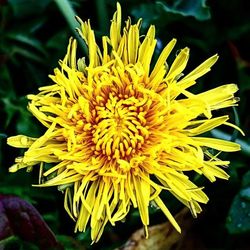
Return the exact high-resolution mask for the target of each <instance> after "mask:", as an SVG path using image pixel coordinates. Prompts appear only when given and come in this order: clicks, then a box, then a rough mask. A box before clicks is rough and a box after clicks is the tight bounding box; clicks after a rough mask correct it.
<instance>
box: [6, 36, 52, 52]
mask: <svg viewBox="0 0 250 250" xmlns="http://www.w3.org/2000/svg"><path fill="white" fill-rule="evenodd" d="M6 38H9V39H10V40H14V41H17V42H21V43H23V44H25V45H28V46H30V47H32V48H34V49H36V50H37V51H39V52H41V53H42V54H43V55H44V56H47V55H48V53H47V52H46V50H45V49H43V48H42V43H41V42H40V41H39V40H37V39H35V38H34V37H32V36H31V35H30V34H21V33H13V32H12V33H8V34H7V35H6Z"/></svg>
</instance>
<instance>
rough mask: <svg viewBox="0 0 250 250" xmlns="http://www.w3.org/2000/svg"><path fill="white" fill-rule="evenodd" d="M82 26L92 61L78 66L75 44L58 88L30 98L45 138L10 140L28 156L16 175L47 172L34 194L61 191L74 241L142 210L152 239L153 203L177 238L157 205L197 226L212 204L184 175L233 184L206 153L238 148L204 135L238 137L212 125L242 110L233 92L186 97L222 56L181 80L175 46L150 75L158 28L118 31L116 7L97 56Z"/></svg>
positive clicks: (183, 58) (224, 89) (184, 58)
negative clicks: (171, 202) (176, 205)
mask: <svg viewBox="0 0 250 250" xmlns="http://www.w3.org/2000/svg"><path fill="white" fill-rule="evenodd" d="M78 21H79V23H80V25H81V27H80V29H79V30H78V31H79V34H80V36H81V37H82V38H83V39H84V41H85V43H86V44H87V46H88V59H86V60H85V58H80V59H77V56H76V50H77V42H76V40H74V39H70V41H69V45H68V49H67V54H66V56H65V58H64V59H63V60H62V61H60V62H59V64H60V68H56V69H55V70H54V74H53V75H50V78H51V79H52V81H53V82H54V84H52V85H49V86H45V87H41V88H39V91H40V92H39V93H38V94H37V95H28V99H29V100H30V102H29V105H28V109H29V110H30V112H31V113H32V114H33V115H34V116H35V117H36V118H37V119H38V120H39V121H40V122H41V123H42V124H43V125H44V126H45V127H46V128H47V130H46V132H45V133H44V135H42V136H41V137H40V138H31V137H27V136H25V135H18V136H13V137H10V138H8V144H9V145H11V146H14V147H20V148H27V151H26V152H25V153H24V156H22V157H18V158H17V159H16V164H14V165H13V166H12V167H11V168H10V172H15V171H17V170H19V169H22V168H28V169H30V168H32V167H33V166H34V165H40V166H41V168H44V171H43V173H42V179H43V180H44V181H43V182H42V183H41V184H40V185H38V186H41V187H49V186H58V188H59V189H60V190H63V191H64V195H65V200H64V207H65V209H66V211H67V212H68V214H69V215H70V217H71V218H72V219H73V220H75V222H76V225H75V231H85V230H86V228H87V226H88V225H89V226H90V227H91V238H92V240H93V242H96V241H98V240H99V239H100V237H101V235H102V233H103V230H104V227H105V225H106V224H107V223H108V222H109V223H111V224H112V225H115V223H116V222H118V221H121V220H123V219H124V218H125V217H126V215H127V214H128V212H129V211H130V209H131V208H132V207H134V208H138V211H139V214H140V217H141V220H142V223H143V225H144V228H145V234H146V237H147V235H148V232H147V227H148V225H149V206H150V204H151V203H152V204H154V205H156V206H157V207H159V208H160V209H161V210H162V212H163V213H164V214H165V215H166V217H167V218H168V219H169V221H170V222H171V223H172V225H173V226H174V227H175V228H176V230H177V231H179V232H180V231H181V229H180V227H179V225H178V224H177V222H176V221H175V219H174V217H173V216H172V215H171V213H170V211H169V210H168V208H167V206H166V204H165V203H164V202H163V200H162V198H161V195H162V193H165V192H168V193H171V194H172V195H173V196H175V197H176V198H177V199H178V200H179V201H180V202H181V203H183V204H184V205H185V206H187V207H188V208H189V209H190V210H191V212H192V214H193V215H194V216H196V215H197V214H198V213H200V212H201V207H200V205H199V204H200V203H207V202H208V197H207V196H206V194H205V193H204V192H203V189H202V187H198V186H196V185H195V184H194V183H193V182H192V181H191V180H190V179H189V177H188V175H187V173H188V172H189V171H195V172H196V173H198V174H200V175H202V174H203V175H204V176H206V177H207V178H208V179H209V180H210V181H212V182H213V181H215V179H216V178H221V179H228V177H229V176H228V174H227V173H226V172H225V171H224V170H222V168H221V167H223V166H227V165H228V164H229V161H224V160H220V159H219V158H218V154H216V155H213V154H212V153H211V152H212V151H211V150H210V149H215V150H217V151H219V152H220V151H224V152H233V151H237V150H239V149H240V147H239V145H238V144H236V143H234V142H230V141H225V140H220V139H215V138H209V137H204V136H201V134H204V133H205V132H207V131H210V130H212V129H214V128H216V127H218V126H220V125H228V126H231V127H233V128H237V127H236V126H235V125H233V124H231V123H229V122H228V119H229V117H228V115H223V116H217V117H214V116H213V111H214V110H219V109H222V108H226V107H231V106H236V105H237V101H238V99H237V98H235V97H234V93H235V92H236V91H237V86H236V85H235V84H226V85H222V86H220V87H217V88H214V89H211V90H209V91H205V92H203V93H200V94H193V93H191V92H189V91H188V90H187V89H188V88H189V87H191V86H192V85H194V84H195V83H196V80H197V79H198V78H200V77H201V76H202V75H204V74H206V73H207V72H208V71H210V68H211V67H212V65H213V64H214V63H215V62H216V61H217V59H218V56H217V55H214V56H212V57H210V58H208V59H207V60H206V61H205V62H203V63H202V64H200V65H199V66H198V67H197V68H195V69H194V70H193V71H191V72H190V73H188V74H184V73H183V71H184V69H185V67H186V65H187V62H188V59H189V49H188V48H184V49H182V50H180V52H179V53H178V55H177V56H176V58H175V59H174V61H173V63H172V64H171V65H170V66H168V64H167V60H168V56H169V54H170V53H171V51H172V50H173V48H174V46H175V43H176V40H175V39H173V40H172V41H170V42H169V43H168V44H167V46H166V47H165V48H164V49H163V50H162V52H161V54H160V56H159V58H158V60H157V61H156V63H155V64H154V65H152V56H153V53H154V49H155V46H156V42H157V40H156V38H155V27H154V26H150V27H149V29H148V31H147V33H146V35H145V36H141V35H140V26H141V20H139V21H138V22H137V23H136V24H131V20H130V19H128V20H127V21H126V22H125V27H124V28H122V25H121V7H120V5H119V4H117V11H116V12H115V14H114V16H113V20H112V22H111V27H110V36H109V37H108V36H103V37H102V44H101V46H100V47H99V46H98V45H97V43H96V40H95V34H94V31H93V30H92V29H91V26H90V22H89V21H88V22H83V21H81V20H80V19H79V18H78ZM48 163H50V164H48ZM46 166H47V168H45V167H46ZM48 166H49V168H48Z"/></svg>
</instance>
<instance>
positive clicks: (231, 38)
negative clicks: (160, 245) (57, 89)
mask: <svg viewBox="0 0 250 250" xmlns="http://www.w3.org/2000/svg"><path fill="white" fill-rule="evenodd" d="M64 2H66V1H64V0H63V1H60V0H59V1H53V0H43V1H36V0H0V194H11V195H16V196H18V197H20V198H22V199H24V200H26V201H28V202H30V203H31V204H33V205H34V206H35V207H36V209H37V210H38V211H39V213H40V214H41V215H42V217H43V219H44V220H45V221H46V222H47V224H48V226H49V227H50V228H51V230H52V231H53V232H54V234H55V235H56V237H57V239H58V240H59V241H60V242H61V244H62V245H63V246H64V248H65V249H114V248H115V247H118V246H121V245H122V244H124V243H125V242H126V241H127V239H128V238H129V237H130V235H131V234H132V233H133V232H134V231H135V230H136V229H138V228H140V227H141V222H140V219H139V217H138V213H137V211H136V210H135V211H132V212H131V213H130V214H129V216H128V218H127V222H126V223H120V224H118V225H117V227H114V228H113V227H111V226H108V227H107V229H106V230H105V233H104V235H103V236H102V238H101V240H100V242H99V243H98V244H94V245H90V243H91V240H90V234H89V231H87V232H86V233H85V234H83V233H77V234H74V233H73V230H74V223H73V222H72V221H71V220H70V219H69V218H68V215H67V214H66V212H65V211H64V208H63V195H62V194H60V193H59V192H58V191H57V190H56V188H46V189H43V188H42V189H38V188H36V187H32V186H31V185H32V184H36V183H37V180H38V170H37V171H36V170H34V171H33V172H31V173H26V172H25V170H23V171H19V172H17V173H14V174H11V173H8V168H9V167H10V166H11V165H12V163H13V162H14V158H15V157H16V156H18V155H21V154H22V153H23V152H21V150H18V149H14V148H11V147H9V146H7V145H6V138H7V137H9V136H12V135H16V134H25V135H28V136H34V137H35V136H40V135H41V134H42V133H43V132H44V128H43V127H42V126H41V125H40V124H39V123H38V121H36V120H35V119H34V118H33V117H32V116H31V114H30V113H29V112H28V111H27V109H26V106H27V99H26V97H25V96H26V95H27V94H30V93H34V94H35V93H37V92H38V87H40V86H43V85H48V84H50V80H49V79H48V74H51V73H53V69H54V68H55V67H57V66H58V60H59V59H62V58H63V57H64V55H65V53H66V48H67V43H68V39H69V37H70V36H72V35H74V34H75V33H74V32H73V31H72V29H71V28H70V26H69V24H68V22H67V21H66V19H65V16H64V14H65V13H66V14H67V13H69V9H67V8H66V7H63V8H64V9H63V10H64V12H65V13H63V11H62V9H60V6H61V4H62V3H64ZM58 3H59V4H58ZM68 3H69V4H70V5H71V6H72V7H73V9H74V11H75V12H76V13H77V15H78V16H80V17H81V19H82V20H87V19H91V25H92V28H94V30H95V31H96V37H97V41H100V40H101V36H102V35H104V34H108V32H109V25H110V20H111V18H112V15H113V13H114V11H115V10H116V1H111V0H106V1H105V0H95V1H90V0H72V1H68ZM120 3H121V5H122V12H123V13H122V14H123V20H126V18H127V16H130V17H131V18H132V20H133V21H134V22H135V21H136V20H138V18H141V17H142V18H143V24H142V34H145V32H146V30H147V28H148V27H149V25H150V24H154V25H156V32H157V39H158V43H157V48H156V52H155V56H156V57H157V55H159V53H160V51H161V50H162V48H163V47H164V45H165V44H167V42H168V41H170V39H172V38H173V37H175V38H177V40H178V44H177V47H176V49H175V51H176V53H178V49H180V48H183V47H186V46H187V47H189V48H190V49H191V56H190V61H189V64H188V67H187V69H186V70H185V72H188V71H189V70H191V69H193V68H194V67H195V66H197V65H199V64H200V63H201V62H203V61H204V60H205V59H207V58H208V57H210V56H212V55H213V54H215V53H218V54H219V56H220V58H219V61H218V62H217V63H216V65H215V66H214V67H213V68H212V71H211V72H209V73H208V74H207V75H206V76H205V77H203V78H202V79H200V80H199V81H198V84H197V85H196V86H194V87H193V89H192V91H193V92H195V93H196V92H201V91H204V90H207V89H210V88H213V87H216V86H219V85H221V84H225V83H231V82H234V83H237V84H238V86H239V91H238V93H237V95H238V96H239V97H240V99H241V101H240V104H239V107H237V108H236V109H234V110H233V109H227V110H224V111H223V112H224V113H223V114H229V115H230V117H231V121H232V122H234V123H236V124H237V125H239V126H240V127H241V128H242V129H243V131H244V132H245V134H246V136H245V137H242V136H241V135H239V134H237V133H235V131H232V130H230V129H228V128H225V127H222V128H221V130H219V131H218V130H216V131H213V132H212V136H216V137H222V138H229V139H231V140H236V141H237V142H240V143H241V145H242V149H243V150H242V151H241V152H237V153H232V154H223V155H222V158H223V159H229V160H230V161H231V165H230V167H229V168H228V170H227V171H228V173H229V174H230V176H231V178H230V180H229V181H228V182H226V181H221V180H218V181H217V182H216V183H213V184H211V183H209V182H208V181H207V180H205V179H203V178H201V179H199V180H198V184H199V185H201V186H205V187H206V188H205V191H206V193H207V194H208V196H209V198H210V201H209V203H208V204H207V205H206V206H203V208H204V211H203V213H202V215H200V216H199V217H198V219H195V222H194V224H193V225H192V227H191V228H190V231H191V232H192V235H195V238H198V240H199V241H200V243H199V244H200V245H199V249H249V236H250V170H249V155H250V134H249V128H250V126H249V125H250V112H249V107H250V98H249V97H250V95H249V94H250V49H249V45H250V14H249V13H250V2H249V1H243V0H241V1H239V0H231V1H226V0H220V1H206V0H170V1H153V0H152V1H150V0H148V1H141V0H128V1H125V0H123V1H122V0H121V1H120ZM61 7H62V6H61ZM174 53H175V52H174ZM174 53H173V55H172V58H174V56H175V54H174ZM83 56H86V55H85V54H84V52H83V51H81V50H79V57H83ZM166 199H167V201H166V202H167V203H168V206H169V207H170V209H171V211H172V212H173V213H177V212H178V211H179V210H180V209H181V208H182V207H181V206H180V204H178V203H176V201H175V200H172V199H171V198H168V197H167V198H166ZM0 206H1V205H0ZM0 213H1V209H0ZM151 213H152V215H151V222H152V224H158V223H163V222H164V221H165V218H164V216H162V214H161V213H158V211H154V210H153V209H152V211H151ZM0 218H1V214H0ZM0 221H1V219H0ZM0 228H1V226H0ZM0 234H1V233H0ZM192 235H191V236H190V238H189V237H186V238H185V240H186V241H188V240H189V239H190V241H191V240H193V238H192V237H193V236H192ZM16 236H17V237H15V238H14V240H13V241H14V243H13V241H11V240H10V241H9V243H8V244H5V245H6V249H36V244H28V243H27V242H24V241H22V240H21V239H20V237H19V236H18V235H16ZM0 246H1V241H0ZM13 246H14V247H13ZM8 247H9V248H8ZM11 247H12V248H11ZM173 249H175V248H173ZM190 249H191V248H190ZM197 249H198V248H197Z"/></svg>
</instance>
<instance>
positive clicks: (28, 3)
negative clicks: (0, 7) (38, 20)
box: [8, 0, 51, 18]
mask: <svg viewBox="0 0 250 250" xmlns="http://www.w3.org/2000/svg"><path fill="white" fill-rule="evenodd" d="M50 2H51V0H43V1H37V0H9V1H8V3H9V4H10V6H11V7H12V10H13V13H14V16H15V17H17V18H21V17H23V16H35V15H37V14H40V13H42V12H43V11H44V10H45V8H46V7H47V6H48V4H49V3H50Z"/></svg>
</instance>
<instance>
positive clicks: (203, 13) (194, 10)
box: [156, 0, 211, 21]
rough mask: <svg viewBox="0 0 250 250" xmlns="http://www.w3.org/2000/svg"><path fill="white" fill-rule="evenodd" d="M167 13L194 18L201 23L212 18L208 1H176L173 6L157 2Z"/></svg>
mask: <svg viewBox="0 0 250 250" xmlns="http://www.w3.org/2000/svg"><path fill="white" fill-rule="evenodd" d="M156 3H157V4H159V5H160V6H161V7H162V10H164V11H165V12H167V13H173V14H179V15H182V16H192V17H194V18H196V19H197V20H199V21H205V20H208V19H210V18H211V14H210V11H209V7H207V5H206V0H176V1H173V3H172V4H168V3H166V2H161V1H159V2H156Z"/></svg>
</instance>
